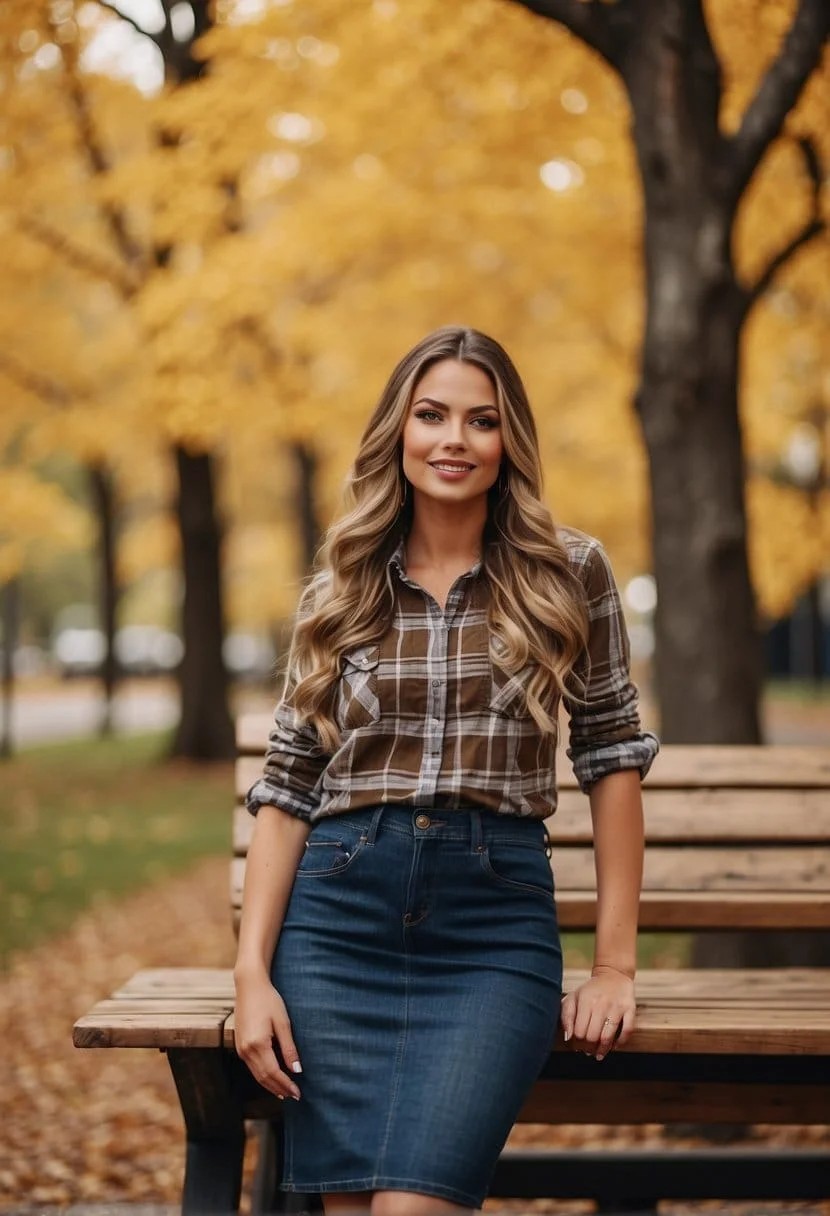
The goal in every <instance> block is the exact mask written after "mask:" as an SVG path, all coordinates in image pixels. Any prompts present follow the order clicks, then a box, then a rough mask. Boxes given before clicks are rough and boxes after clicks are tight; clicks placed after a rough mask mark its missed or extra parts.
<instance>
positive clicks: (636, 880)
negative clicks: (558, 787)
mask: <svg viewBox="0 0 830 1216" xmlns="http://www.w3.org/2000/svg"><path fill="white" fill-rule="evenodd" d="M589 797H590V803H591V818H592V820H593V825H594V862H595V866H596V875H597V926H596V944H595V948H594V966H595V967H603V966H607V967H613V968H614V969H615V970H618V971H622V972H624V973H625V974H627V975H630V976H632V977H633V975H634V972H635V970H636V966H637V912H638V907H639V902H640V887H641V885H642V877H643V804H642V797H641V794H640V774H639V773H638V772H637V771H636V770H624V771H622V772H616V773H610V774H609V775H608V776H607V777H603V778H601V779H600V780H599V781H597V783H596V784H595V785H594V786H593V787H592V789H591V791H590V795H589Z"/></svg>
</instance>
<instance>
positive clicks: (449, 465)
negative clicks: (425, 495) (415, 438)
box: [429, 460, 476, 473]
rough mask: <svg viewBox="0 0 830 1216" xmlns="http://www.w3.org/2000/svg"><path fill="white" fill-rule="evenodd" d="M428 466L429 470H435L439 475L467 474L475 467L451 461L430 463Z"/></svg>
mask: <svg viewBox="0 0 830 1216" xmlns="http://www.w3.org/2000/svg"><path fill="white" fill-rule="evenodd" d="M429 465H430V468H432V469H437V470H438V471H439V472H440V473H469V472H471V471H472V470H473V469H474V468H475V467H476V466H475V465H474V464H466V463H462V462H460V461H451V460H440V461H438V460H436V461H430V462H429Z"/></svg>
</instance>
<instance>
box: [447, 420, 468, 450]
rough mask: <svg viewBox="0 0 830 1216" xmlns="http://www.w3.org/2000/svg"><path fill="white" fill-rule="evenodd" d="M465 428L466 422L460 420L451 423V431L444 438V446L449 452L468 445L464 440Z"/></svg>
mask: <svg viewBox="0 0 830 1216" xmlns="http://www.w3.org/2000/svg"><path fill="white" fill-rule="evenodd" d="M463 428H464V424H463V422H461V421H460V420H456V421H454V422H451V423H450V427H449V433H448V434H447V435H446V436H445V438H444V447H445V448H446V450H447V451H448V452H457V451H459V450H463V449H464V448H465V447H466V446H467V445H466V444H465V442H464V429H463Z"/></svg>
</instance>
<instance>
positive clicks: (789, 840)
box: [233, 777, 830, 856]
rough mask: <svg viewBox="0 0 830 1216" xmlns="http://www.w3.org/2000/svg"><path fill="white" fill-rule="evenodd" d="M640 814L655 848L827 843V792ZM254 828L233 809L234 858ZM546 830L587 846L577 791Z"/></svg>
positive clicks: (659, 796) (693, 794)
mask: <svg viewBox="0 0 830 1216" xmlns="http://www.w3.org/2000/svg"><path fill="white" fill-rule="evenodd" d="M246 779H247V778H246ZM254 779H255V777H253V778H252V779H251V781H253V780H254ZM249 784H251V783H250V782H249V783H248V784H246V785H245V789H248V786H249ZM242 792H244V791H242ZM238 793H239V791H238ZM643 809H644V812H645V824H646V839H647V841H648V843H649V844H650V845H652V846H655V847H657V846H660V845H663V844H682V843H684V842H689V843H691V844H695V845H697V844H701V845H704V844H718V843H721V844H736V845H737V844H744V843H747V842H750V843H753V844H754V843H758V844H764V843H770V844H777V843H782V844H799V843H803V844H819V843H822V842H823V843H830V791H826V790H784V789H782V790H741V791H725V790H650V789H646V790H645V791H644V797H643ZM254 823H255V819H254V816H253V815H250V814H249V813H248V811H246V810H245V808H244V807H243V806H242V805H241V804H239V805H237V806H236V808H235V810H234V818H233V848H234V853H235V854H236V855H237V856H242V855H244V854H245V853H247V851H248V846H249V844H250V842H251V835H252V833H253V830H254ZM545 824H546V826H547V829H548V832H549V834H550V836H551V837H552V839H553V840H554V841H555V842H556V843H557V844H561V845H566V844H590V842H591V839H592V832H591V816H590V811H589V808H588V799H587V798H586V797H585V795H584V794H581V793H580V792H579V791H578V790H563V791H562V794H561V796H560V800H559V806H558V808H557V811H556V814H555V815H552V816H551V817H550V818H549V819H546V820H545Z"/></svg>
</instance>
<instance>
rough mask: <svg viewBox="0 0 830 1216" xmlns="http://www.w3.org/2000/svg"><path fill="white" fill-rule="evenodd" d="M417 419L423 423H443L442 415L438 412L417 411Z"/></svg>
mask: <svg viewBox="0 0 830 1216" xmlns="http://www.w3.org/2000/svg"><path fill="white" fill-rule="evenodd" d="M415 417H416V418H420V419H421V420H422V421H423V422H442V421H443V418H442V415H441V414H439V413H438V411H437V410H416V411H415Z"/></svg>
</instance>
